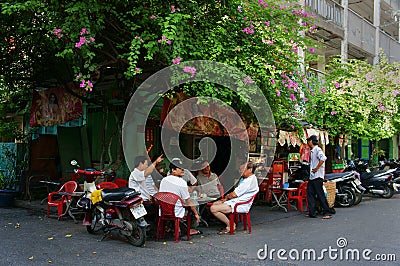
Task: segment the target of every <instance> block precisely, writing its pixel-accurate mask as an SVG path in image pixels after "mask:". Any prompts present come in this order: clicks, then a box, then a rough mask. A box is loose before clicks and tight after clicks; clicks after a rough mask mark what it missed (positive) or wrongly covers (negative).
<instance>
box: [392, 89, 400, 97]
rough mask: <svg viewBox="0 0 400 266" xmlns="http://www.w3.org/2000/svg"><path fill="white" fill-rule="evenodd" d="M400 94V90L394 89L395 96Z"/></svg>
mask: <svg viewBox="0 0 400 266" xmlns="http://www.w3.org/2000/svg"><path fill="white" fill-rule="evenodd" d="M399 94H400V90H394V91H392V95H393V97H396V96H397V95H399Z"/></svg>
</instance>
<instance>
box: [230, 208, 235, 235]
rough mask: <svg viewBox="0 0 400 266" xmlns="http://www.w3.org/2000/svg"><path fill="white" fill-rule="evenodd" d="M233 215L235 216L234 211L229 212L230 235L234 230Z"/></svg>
mask: <svg viewBox="0 0 400 266" xmlns="http://www.w3.org/2000/svg"><path fill="white" fill-rule="evenodd" d="M235 216H236V214H235V213H230V214H229V233H230V234H231V235H234V234H235V231H234V230H233V224H234V223H235Z"/></svg>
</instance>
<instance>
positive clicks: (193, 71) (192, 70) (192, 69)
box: [183, 66, 197, 78]
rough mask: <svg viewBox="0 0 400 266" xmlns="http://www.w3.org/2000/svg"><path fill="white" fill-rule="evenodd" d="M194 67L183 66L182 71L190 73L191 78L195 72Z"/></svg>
mask: <svg viewBox="0 0 400 266" xmlns="http://www.w3.org/2000/svg"><path fill="white" fill-rule="evenodd" d="M196 71H197V70H196V68H194V67H189V66H185V67H184V68H183V72H185V73H191V74H192V75H191V76H190V77H191V78H193V77H194V74H195V73H196Z"/></svg>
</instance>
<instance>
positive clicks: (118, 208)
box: [71, 162, 148, 247]
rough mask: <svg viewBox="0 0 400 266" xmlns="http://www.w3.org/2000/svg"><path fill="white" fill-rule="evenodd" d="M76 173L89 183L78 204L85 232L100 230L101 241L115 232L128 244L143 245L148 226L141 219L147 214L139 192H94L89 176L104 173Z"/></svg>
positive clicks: (102, 173)
mask: <svg viewBox="0 0 400 266" xmlns="http://www.w3.org/2000/svg"><path fill="white" fill-rule="evenodd" d="M71 163H72V162H71ZM75 172H76V173H79V174H82V175H85V176H87V177H89V178H88V181H92V182H87V184H86V187H85V194H84V195H83V196H82V197H81V198H80V199H79V200H78V203H77V205H78V206H79V207H81V208H82V209H83V210H84V211H85V218H84V220H83V225H86V230H87V231H88V232H89V233H91V234H95V233H97V232H99V231H102V232H103V233H104V235H103V238H102V239H101V240H103V239H105V238H106V237H107V236H108V235H109V234H110V233H111V232H112V231H115V230H118V232H119V233H120V234H121V235H123V236H125V237H126V239H127V240H128V242H129V243H130V244H132V245H134V246H138V247H140V246H143V245H144V243H145V241H146V227H147V225H148V224H147V222H146V221H145V219H144V218H143V217H144V216H145V215H146V214H147V212H146V209H145V208H144V206H143V204H142V203H143V199H142V198H141V197H140V192H137V191H135V190H134V189H132V188H115V189H102V190H96V186H95V185H94V178H90V177H94V176H99V175H105V174H106V172H104V171H97V170H96V171H87V170H82V169H75ZM93 187H94V190H93ZM88 195H90V197H89V196H88Z"/></svg>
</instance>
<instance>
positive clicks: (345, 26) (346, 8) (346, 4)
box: [340, 0, 349, 61]
mask: <svg viewBox="0 0 400 266" xmlns="http://www.w3.org/2000/svg"><path fill="white" fill-rule="evenodd" d="M342 6H343V40H342V43H341V49H340V54H341V56H342V61H346V60H347V58H348V50H349V1H348V0H342Z"/></svg>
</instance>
